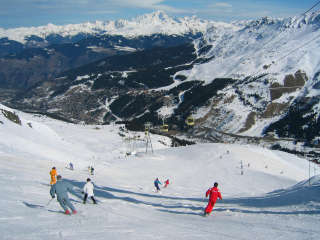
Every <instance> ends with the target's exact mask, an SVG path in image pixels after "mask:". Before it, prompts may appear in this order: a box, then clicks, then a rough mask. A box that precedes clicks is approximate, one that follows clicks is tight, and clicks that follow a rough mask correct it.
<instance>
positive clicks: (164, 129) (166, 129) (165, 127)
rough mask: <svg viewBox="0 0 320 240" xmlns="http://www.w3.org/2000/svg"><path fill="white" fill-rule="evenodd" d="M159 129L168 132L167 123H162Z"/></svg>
mask: <svg viewBox="0 0 320 240" xmlns="http://www.w3.org/2000/svg"><path fill="white" fill-rule="evenodd" d="M160 131H161V132H168V131H169V125H168V124H163V125H162V126H161V127H160Z"/></svg>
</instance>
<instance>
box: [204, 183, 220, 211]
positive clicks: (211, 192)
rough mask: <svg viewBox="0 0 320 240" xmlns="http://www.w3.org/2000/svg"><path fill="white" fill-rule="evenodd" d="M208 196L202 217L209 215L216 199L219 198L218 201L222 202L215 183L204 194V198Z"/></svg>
mask: <svg viewBox="0 0 320 240" xmlns="http://www.w3.org/2000/svg"><path fill="white" fill-rule="evenodd" d="M208 196H209V202H208V205H207V207H206V209H205V210H204V215H205V216H206V215H209V214H210V213H211V211H212V209H213V207H214V205H215V203H216V201H217V199H218V198H220V200H222V196H221V193H220V191H219V189H218V183H217V182H215V183H214V185H213V187H212V188H209V189H208V191H207V192H206V197H208Z"/></svg>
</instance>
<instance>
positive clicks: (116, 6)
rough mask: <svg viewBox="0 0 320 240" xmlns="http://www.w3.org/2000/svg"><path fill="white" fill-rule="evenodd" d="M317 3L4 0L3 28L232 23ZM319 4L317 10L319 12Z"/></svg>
mask: <svg viewBox="0 0 320 240" xmlns="http://www.w3.org/2000/svg"><path fill="white" fill-rule="evenodd" d="M317 2H318V1H316V0H225V1H224V0H220V1H219V0H218V1H214V0H0V6H1V8H0V27H1V28H14V27H30V26H41V25H47V24H48V23H53V24H57V25H62V24H68V23H82V22H87V21H95V20H102V21H106V20H116V19H121V18H122V19H131V18H133V17H136V16H138V15H142V14H145V13H150V12H153V11H156V10H162V11H165V12H166V13H167V14H168V15H170V16H173V17H181V16H192V15H196V16H197V17H199V18H203V19H211V20H216V21H226V22H230V21H233V20H240V19H256V18H260V17H263V16H272V17H288V16H294V15H299V14H301V13H303V12H305V11H307V10H308V9H309V8H311V7H312V6H313V5H314V4H316V3H317ZM319 9H320V7H319V5H318V6H317V7H316V8H315V10H319Z"/></svg>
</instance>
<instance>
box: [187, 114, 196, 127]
mask: <svg viewBox="0 0 320 240" xmlns="http://www.w3.org/2000/svg"><path fill="white" fill-rule="evenodd" d="M185 122H186V124H187V125H188V126H194V118H193V117H192V116H189V117H187V119H186V121H185Z"/></svg>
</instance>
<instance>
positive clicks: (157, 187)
mask: <svg viewBox="0 0 320 240" xmlns="http://www.w3.org/2000/svg"><path fill="white" fill-rule="evenodd" d="M159 184H162V183H161V182H160V181H159V178H156V180H154V186H155V187H156V191H157V192H159V191H160V187H159Z"/></svg>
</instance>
